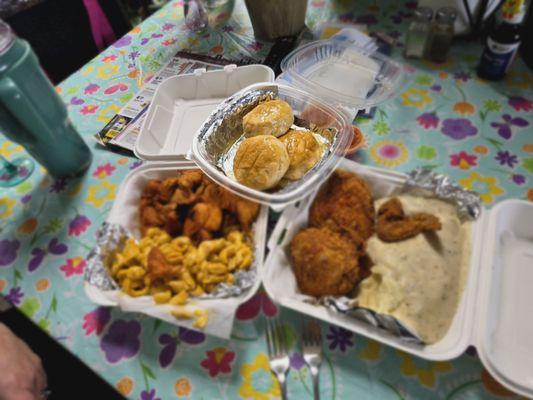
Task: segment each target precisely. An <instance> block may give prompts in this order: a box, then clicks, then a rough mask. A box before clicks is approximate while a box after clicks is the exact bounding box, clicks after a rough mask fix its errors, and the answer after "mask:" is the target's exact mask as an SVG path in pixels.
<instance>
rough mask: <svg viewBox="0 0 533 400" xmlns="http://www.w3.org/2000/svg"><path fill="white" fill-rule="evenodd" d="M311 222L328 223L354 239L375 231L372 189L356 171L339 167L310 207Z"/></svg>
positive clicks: (363, 238)
mask: <svg viewBox="0 0 533 400" xmlns="http://www.w3.org/2000/svg"><path fill="white" fill-rule="evenodd" d="M309 224H310V225H311V226H315V227H328V228H329V229H331V230H334V231H336V232H338V233H341V234H343V235H347V236H348V237H349V238H350V239H351V240H353V241H354V242H355V243H361V242H362V241H364V240H366V239H368V238H369V237H370V236H371V235H372V233H373V232H374V206H373V199H372V193H371V192H370V189H369V188H368V186H367V185H366V183H365V182H364V181H363V180H362V179H361V178H359V177H358V176H357V175H355V174H352V173H349V172H346V171H342V170H337V171H335V172H334V173H333V175H332V176H331V178H330V179H329V180H328V181H327V182H326V183H325V185H323V187H322V188H321V189H320V191H319V193H318V195H317V196H316V198H315V200H314V202H313V204H312V205H311V208H310V210H309Z"/></svg>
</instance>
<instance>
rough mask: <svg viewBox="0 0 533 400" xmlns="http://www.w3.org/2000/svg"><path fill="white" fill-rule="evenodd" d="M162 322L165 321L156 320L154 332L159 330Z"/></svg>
mask: <svg viewBox="0 0 533 400" xmlns="http://www.w3.org/2000/svg"><path fill="white" fill-rule="evenodd" d="M162 323H163V321H162V320H160V319H156V320H155V321H154V331H153V333H155V332H156V331H157V329H158V328H159V327H160V326H161V324H162Z"/></svg>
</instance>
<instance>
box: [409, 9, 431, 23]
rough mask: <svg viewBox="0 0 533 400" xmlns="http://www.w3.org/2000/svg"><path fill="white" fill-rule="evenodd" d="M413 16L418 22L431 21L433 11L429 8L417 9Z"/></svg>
mask: <svg viewBox="0 0 533 400" xmlns="http://www.w3.org/2000/svg"><path fill="white" fill-rule="evenodd" d="M414 14H415V18H416V19H418V20H424V21H431V18H433V10H432V9H431V8H429V7H418V8H417V9H416V10H415V13H414Z"/></svg>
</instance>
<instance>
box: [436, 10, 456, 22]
mask: <svg viewBox="0 0 533 400" xmlns="http://www.w3.org/2000/svg"><path fill="white" fill-rule="evenodd" d="M435 18H436V20H437V21H439V22H453V21H455V19H456V18H457V9H456V8H455V7H441V8H439V9H438V10H437V14H436V17H435Z"/></svg>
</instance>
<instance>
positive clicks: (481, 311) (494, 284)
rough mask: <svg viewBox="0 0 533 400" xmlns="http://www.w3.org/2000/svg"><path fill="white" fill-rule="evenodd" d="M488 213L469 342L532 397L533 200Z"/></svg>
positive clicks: (497, 374) (496, 373) (509, 383)
mask: <svg viewBox="0 0 533 400" xmlns="http://www.w3.org/2000/svg"><path fill="white" fill-rule="evenodd" d="M486 214H487V215H486V218H485V221H483V222H484V224H485V225H484V228H485V234H484V235H483V237H482V238H481V242H482V246H480V248H481V252H482V254H481V255H480V266H479V267H480V268H479V283H478V292H477V301H476V306H475V311H474V319H475V323H474V329H473V332H474V334H473V337H472V338H471V343H472V344H473V345H474V346H476V349H477V351H478V354H479V357H480V358H481V361H482V363H483V365H484V366H485V367H486V368H487V370H488V371H489V372H490V373H491V375H492V376H493V377H494V378H496V379H497V380H498V381H499V382H500V383H502V384H503V385H504V386H506V387H507V388H509V389H510V390H512V391H514V392H516V393H519V394H521V395H524V396H527V397H529V398H533V319H532V318H531V305H532V304H533V290H532V285H533V203H530V202H526V201H523V200H505V201H503V202H501V203H499V204H497V205H496V206H495V207H494V208H493V209H492V210H490V211H489V212H487V213H486Z"/></svg>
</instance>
